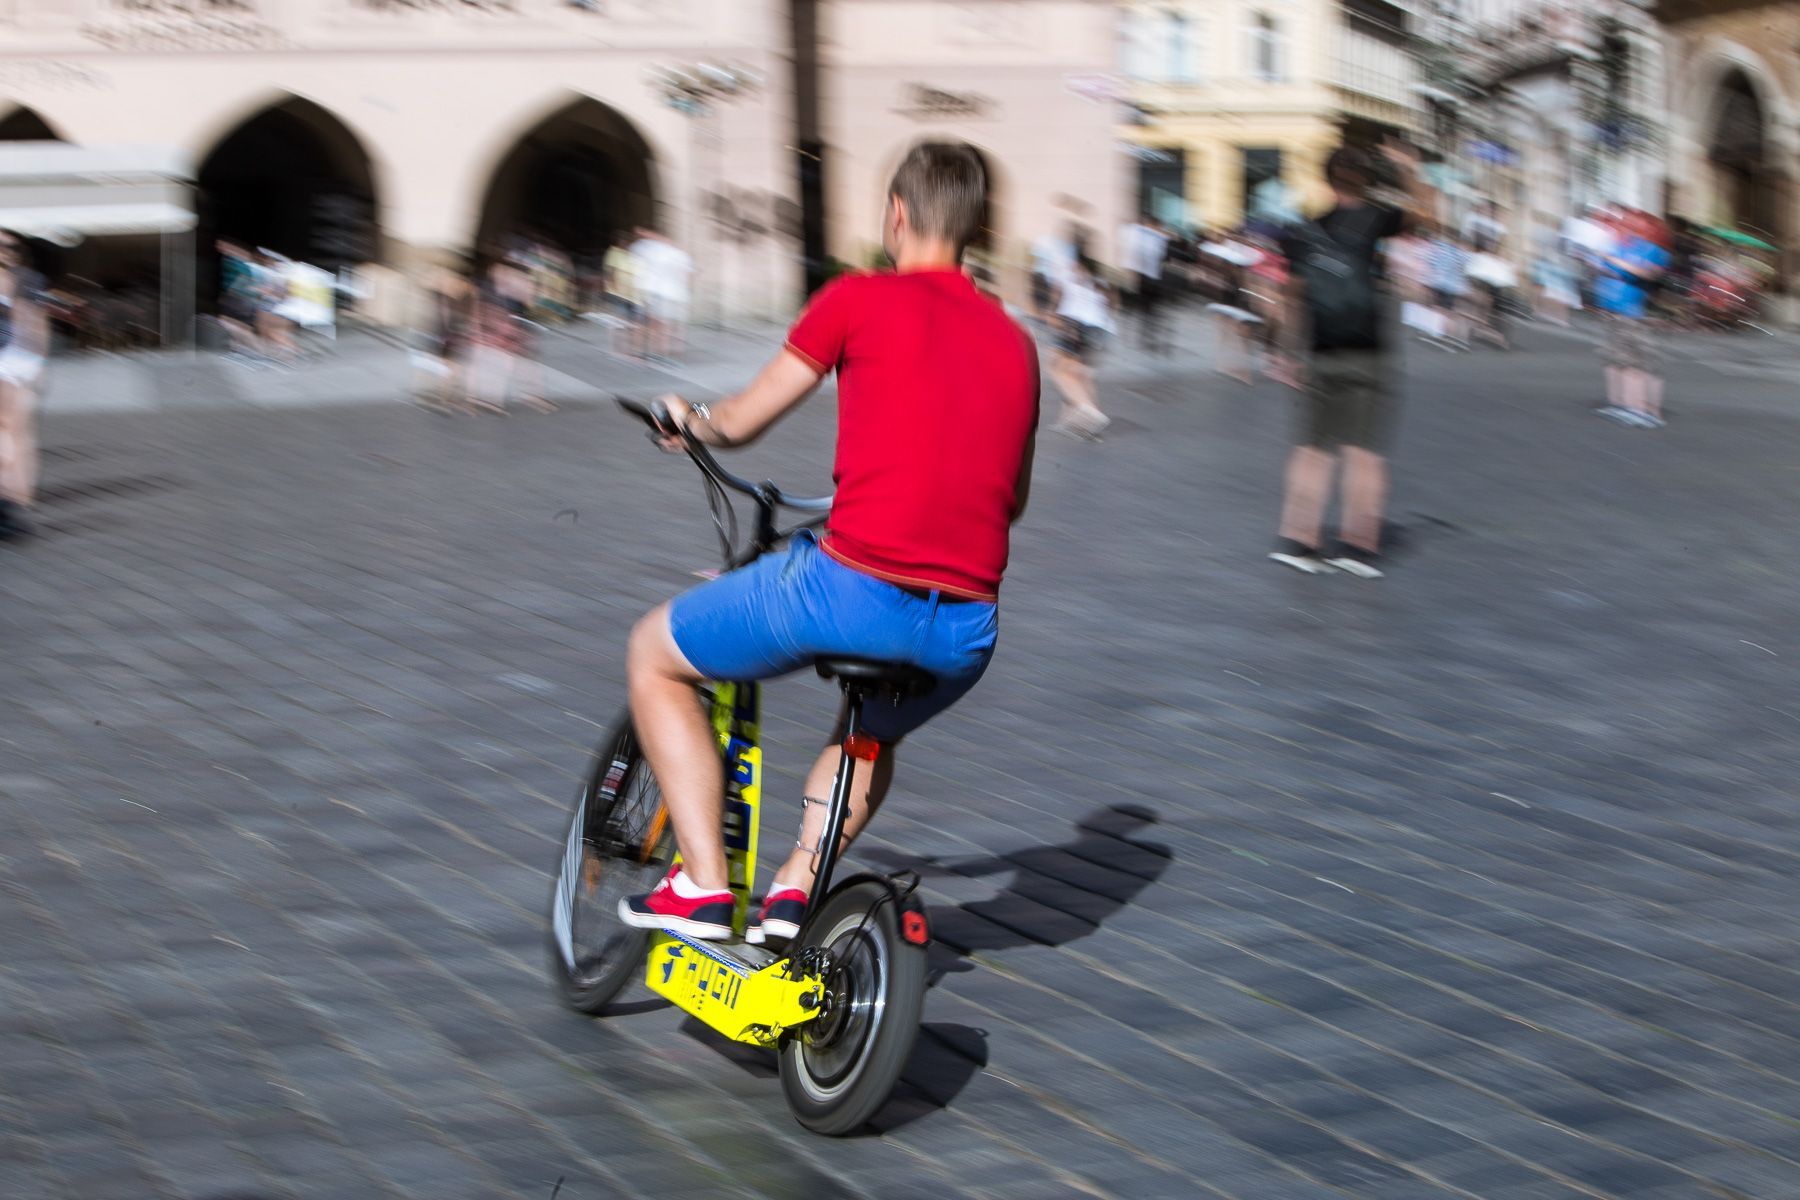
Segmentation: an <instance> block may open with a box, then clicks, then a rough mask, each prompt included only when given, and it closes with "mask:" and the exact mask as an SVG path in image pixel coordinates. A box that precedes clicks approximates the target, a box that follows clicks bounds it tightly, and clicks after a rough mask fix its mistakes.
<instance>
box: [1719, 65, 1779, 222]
mask: <svg viewBox="0 0 1800 1200" xmlns="http://www.w3.org/2000/svg"><path fill="white" fill-rule="evenodd" d="M1720 91H1721V93H1722V94H1721V97H1720V102H1719V107H1718V117H1717V118H1716V119H1715V120H1714V122H1713V129H1712V145H1711V147H1710V148H1709V157H1710V158H1711V159H1712V162H1713V165H1714V166H1715V167H1717V168H1718V170H1719V175H1720V180H1719V182H1720V184H1721V185H1722V187H1721V191H1722V199H1723V200H1724V202H1725V207H1726V209H1727V211H1728V213H1729V216H1730V220H1731V221H1732V222H1734V223H1735V224H1738V225H1741V226H1746V227H1748V228H1752V229H1755V230H1758V231H1762V232H1764V233H1770V232H1773V233H1778V234H1779V233H1780V232H1781V231H1778V230H1776V229H1775V226H1776V224H1777V217H1778V214H1777V212H1776V191H1777V186H1776V180H1775V179H1774V178H1772V177H1771V172H1770V170H1769V161H1768V141H1767V132H1768V131H1767V121H1766V119H1765V116H1764V113H1763V105H1762V100H1761V99H1760V98H1758V96H1757V94H1756V89H1755V86H1754V85H1753V84H1751V82H1750V79H1749V77H1748V76H1746V75H1745V74H1744V73H1743V72H1742V71H1733V72H1732V73H1731V74H1730V75H1728V76H1727V77H1726V78H1725V81H1724V83H1723V84H1721V85H1720Z"/></svg>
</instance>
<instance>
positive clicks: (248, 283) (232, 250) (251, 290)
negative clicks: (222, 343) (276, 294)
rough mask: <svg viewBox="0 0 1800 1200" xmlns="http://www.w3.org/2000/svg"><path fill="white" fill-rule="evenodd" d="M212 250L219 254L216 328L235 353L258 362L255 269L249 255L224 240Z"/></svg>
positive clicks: (245, 249) (259, 351) (242, 248)
mask: <svg viewBox="0 0 1800 1200" xmlns="http://www.w3.org/2000/svg"><path fill="white" fill-rule="evenodd" d="M214 248H215V249H217V250H218V252H219V328H221V329H223V330H224V331H225V337H226V339H227V340H228V341H229V342H230V343H231V349H232V350H233V351H234V352H235V353H237V354H239V355H242V356H244V357H246V358H249V359H251V360H259V359H261V358H262V342H261V340H260V339H259V338H258V337H257V333H256V313H257V281H256V267H255V265H254V263H253V262H252V260H251V255H250V251H249V250H248V249H247V248H246V247H244V246H240V245H239V244H238V243H236V242H233V241H229V240H227V239H225V238H220V239H219V240H218V241H217V242H216V243H214Z"/></svg>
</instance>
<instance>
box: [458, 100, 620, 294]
mask: <svg viewBox="0 0 1800 1200" xmlns="http://www.w3.org/2000/svg"><path fill="white" fill-rule="evenodd" d="M655 220H656V185H655V177H654V165H653V162H652V156H651V153H650V146H649V143H647V142H646V141H645V140H644V138H643V135H642V134H640V133H639V132H638V131H637V128H636V127H635V126H633V125H632V123H631V122H630V121H629V120H627V119H626V118H625V117H624V116H622V115H621V114H620V113H619V112H617V111H616V110H614V109H611V108H608V107H607V106H606V105H604V104H601V103H600V102H599V101H598V100H593V99H589V98H588V97H585V96H584V97H581V98H580V99H577V100H574V101H572V102H570V103H569V104H568V105H566V106H564V107H563V108H561V109H558V110H557V111H556V112H554V113H552V114H551V115H549V116H548V117H545V118H544V119H543V120H542V121H540V122H538V123H537V124H536V125H535V126H533V127H532V128H531V129H530V130H529V131H527V132H526V133H525V134H524V135H523V136H522V137H520V138H519V140H518V141H517V142H516V143H515V144H514V145H513V147H512V149H511V150H509V151H507V153H506V154H505V156H504V157H502V158H501V160H500V162H499V165H498V166H496V167H495V168H494V174H493V177H492V178H491V179H490V180H489V182H488V187H487V193H486V195H485V196H484V197H483V199H482V204H481V216H480V219H479V221H478V223H477V226H476V230H475V248H476V252H477V254H478V255H483V256H485V255H487V254H491V253H493V252H494V251H495V250H497V249H499V248H500V247H501V246H502V245H503V244H504V243H506V242H507V241H508V240H510V239H513V238H537V239H542V240H543V241H545V242H548V243H550V244H551V245H554V246H556V247H558V248H559V249H561V250H562V251H564V252H565V253H567V254H568V255H569V256H570V257H572V258H574V259H576V260H577V261H578V262H579V261H582V260H589V259H598V258H599V257H600V256H601V255H603V254H605V252H606V248H607V246H609V245H610V244H611V243H612V241H613V239H614V238H615V237H616V236H617V234H618V233H620V232H622V231H624V230H628V229H630V228H632V227H633V226H636V225H649V224H652V223H653V222H654V221H655Z"/></svg>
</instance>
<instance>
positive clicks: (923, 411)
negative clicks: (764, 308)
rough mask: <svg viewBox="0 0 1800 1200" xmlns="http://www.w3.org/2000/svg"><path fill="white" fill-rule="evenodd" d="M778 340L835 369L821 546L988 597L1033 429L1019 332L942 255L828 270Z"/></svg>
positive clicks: (894, 576) (1033, 389)
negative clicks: (919, 263) (828, 498)
mask: <svg viewBox="0 0 1800 1200" xmlns="http://www.w3.org/2000/svg"><path fill="white" fill-rule="evenodd" d="M787 347H788V349H789V350H791V351H793V352H794V353H795V354H797V355H799V356H800V357H801V358H802V359H804V360H806V361H807V362H808V363H810V364H811V365H812V366H813V367H814V368H816V369H817V370H818V372H819V373H820V374H821V375H823V374H825V373H826V372H828V371H831V370H833V369H835V370H836V371H837V373H838V444H837V465H836V467H835V468H834V469H833V472H832V478H833V479H834V480H835V481H836V483H837V498H836V499H835V500H834V501H833V503H832V506H831V519H830V521H829V522H828V523H827V525H826V534H825V538H824V541H823V545H824V547H825V550H826V552H827V553H829V554H830V555H831V556H832V557H833V558H835V559H837V560H838V561H839V562H842V563H844V564H845V565H846V566H850V567H854V568H855V569H856V570H858V571H862V572H864V573H866V574H869V575H874V576H876V577H877V578H880V579H886V580H889V581H891V582H893V583H899V584H903V585H906V586H909V587H922V588H932V589H936V590H939V591H944V592H951V593H954V594H956V595H959V596H968V597H972V598H975V599H983V600H987V599H993V598H995V597H996V596H997V595H998V594H999V591H1000V577H1001V575H1003V574H1004V573H1005V571H1006V555H1007V537H1008V533H1009V531H1010V529H1011V526H1012V520H1013V516H1014V514H1015V513H1016V512H1017V510H1018V504H1019V496H1018V484H1019V466H1020V464H1021V463H1022V462H1023V461H1024V458H1025V450H1026V447H1027V446H1028V445H1030V443H1031V439H1032V437H1033V436H1034V435H1035V433H1036V430H1037V411H1038V372H1037V350H1036V348H1035V347H1034V346H1033V344H1032V341H1031V338H1030V336H1029V335H1028V334H1027V333H1026V332H1025V331H1024V330H1023V329H1021V328H1020V327H1019V325H1018V323H1017V322H1015V321H1014V320H1013V319H1012V318H1011V317H1009V316H1007V315H1006V310H1005V309H1003V308H1002V307H1001V306H1000V305H999V303H998V302H996V301H994V300H991V299H989V298H988V297H986V296H984V295H983V294H982V293H981V292H979V291H977V290H976V288H975V285H974V284H973V283H972V282H971V281H970V280H969V278H968V276H966V275H964V274H963V273H962V272H961V271H960V270H956V269H950V268H946V269H942V270H926V271H905V272H899V273H892V274H890V273H883V274H866V275H847V276H843V277H841V278H839V279H837V280H834V281H833V282H832V283H830V284H828V285H827V286H826V287H824V288H822V289H821V290H820V291H819V293H818V294H817V295H816V296H814V297H813V301H812V303H811V304H809V305H807V308H806V311H805V312H803V313H801V314H800V319H799V320H798V321H796V322H795V323H794V327H793V329H792V330H791V331H789V333H788V340H787Z"/></svg>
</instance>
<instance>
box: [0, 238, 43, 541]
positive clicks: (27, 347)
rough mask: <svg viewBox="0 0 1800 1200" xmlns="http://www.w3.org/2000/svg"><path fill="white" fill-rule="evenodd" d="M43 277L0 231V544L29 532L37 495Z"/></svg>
mask: <svg viewBox="0 0 1800 1200" xmlns="http://www.w3.org/2000/svg"><path fill="white" fill-rule="evenodd" d="M45 291H46V288H45V284H44V278H43V276H41V275H39V274H38V273H37V271H36V270H34V269H33V268H32V266H31V264H30V262H29V260H28V259H27V257H26V245H25V239H24V238H23V237H22V236H21V235H19V234H17V233H14V232H13V231H11V230H9V229H0V540H5V539H11V538H20V537H25V536H27V535H29V534H30V533H31V532H32V524H31V520H30V516H29V513H30V511H31V508H32V504H33V502H34V500H35V499H36V495H37V474H38V444H37V391H38V382H39V380H41V379H42V378H43V373H44V360H45V358H46V357H47V356H48V355H49V353H50V321H49V315H48V313H47V311H46V309H45V306H44V296H45Z"/></svg>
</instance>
